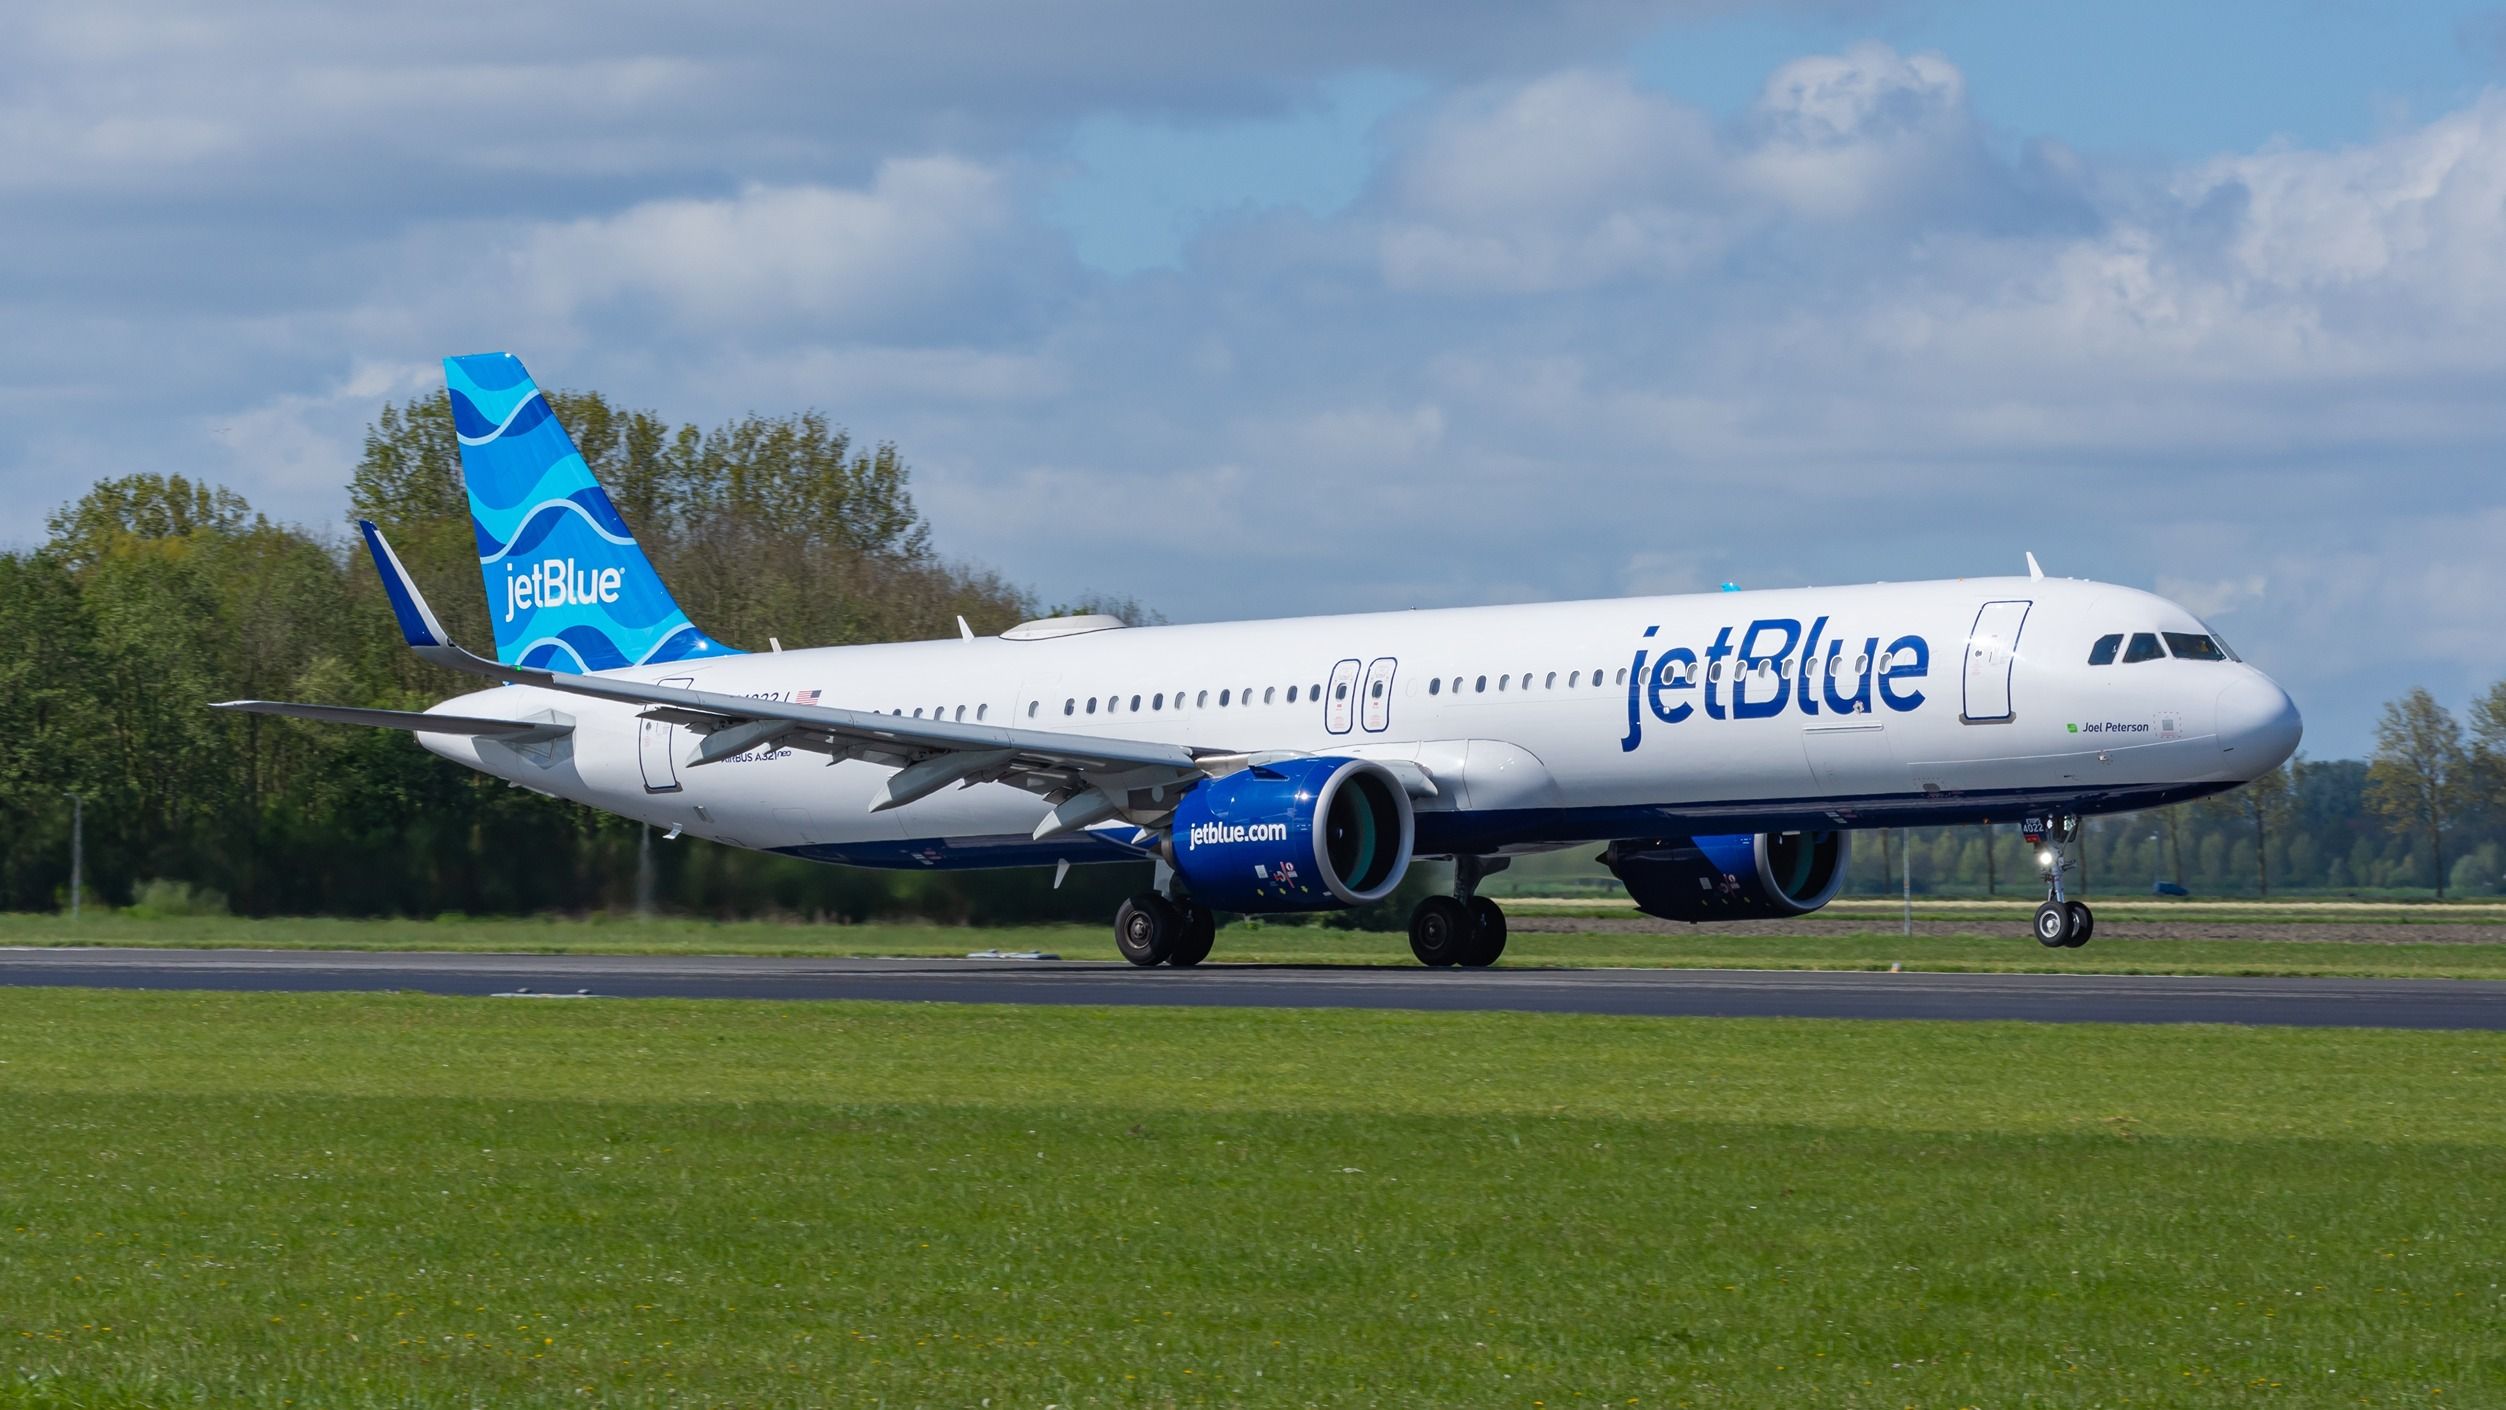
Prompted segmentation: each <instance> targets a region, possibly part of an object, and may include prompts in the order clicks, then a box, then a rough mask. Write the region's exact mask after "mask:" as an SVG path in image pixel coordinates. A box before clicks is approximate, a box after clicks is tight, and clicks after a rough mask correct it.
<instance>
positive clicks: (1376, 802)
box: [220, 353, 2300, 966]
mask: <svg viewBox="0 0 2506 1410" xmlns="http://www.w3.org/2000/svg"><path fill="white" fill-rule="evenodd" d="M444 375H445V383H446V391H447V392H448V394H449V396H450V398H451V402H452V412H453V424H454V427H455V429H456V431H457V432H458V434H459V437H460V442H461V465H462V473H463V476H464V478H465V480H466V482H467V485H468V489H469V495H470V515H471V527H472V528H473V529H474V530H475V531H476V535H477V540H478V553H479V567H480V571H481V572H482V574H484V576H485V579H486V586H487V596H488V602H489V604H490V607H491V609H492V611H491V617H492V618H493V621H494V624H495V626H494V630H495V638H496V656H495V659H494V660H488V659H485V658H483V657H480V656H476V655H473V654H472V653H470V652H469V651H467V650H464V649H463V648H462V647H460V646H457V645H455V644H454V643H453V642H452V640H451V639H450V638H449V637H448V636H447V635H446V634H445V631H444V628H443V626H442V625H441V623H440V622H439V621H438V620H437V618H436V616H435V614H434V612H433V611H432V610H430V609H429V608H428V606H427V603H426V599H425V598H424V597H423V596H422V595H421V594H420V592H419V590H418V585H417V584H416V582H414V581H413V580H412V579H411V578H410V575H409V573H408V572H407V570H406V569H405V568H403V567H402V565H401V563H400V561H399V559H398V558H396V557H395V556H394V555H393V553H392V550H391V546H390V545H389V544H388V543H386V542H385V541H384V538H383V535H382V534H381V533H379V532H378V531H377V530H376V529H375V527H374V526H373V525H372V524H366V525H364V526H363V531H364V535H365V541H366V544H367V547H368V548H369V550H370V551H371V553H372V556H373V559H374V563H375V566H376V569H377V570H378V571H379V572H380V573H381V574H382V578H383V586H384V589H385V591H386V594H387V595H388V597H389V598H390V601H391V605H392V609H393V612H394V614H395V615H396V616H397V618H398V621H399V626H400V630H401V633H402V635H403V637H404V638H405V639H406V640H407V642H408V644H409V645H410V646H411V647H412V648H414V649H415V650H416V651H417V653H418V654H419V655H420V656H421V657H423V658H424V659H426V660H428V661H431V662H433V663H435V664H437V665H440V666H444V667H447V668H449V669H452V670H455V671H461V672H465V673H468V674H471V675H476V676H482V677H485V678H487V679H489V680H492V681H495V682H498V685H497V686H496V687H495V688H491V689H486V690H481V691H478V692H475V693H473V694H469V695H464V696H461V697H459V698H457V699H453V700H447V701H445V702H443V703H442V704H440V705H437V706H435V707H434V708H433V709H430V710H427V711H424V712H407V711H392V710H367V709H359V708H354V707H348V706H336V705H308V704H294V703H289V702H280V701H262V700H237V701H229V702H226V703H225V704H224V705H223V706H221V707H220V708H223V709H234V710H249V711H256V712H260V713H264V714H275V715H289V716H294V717H297V718H301V719H314V720H328V721H335V722H340V723H347V724H358V725H369V726H381V727H385V728H392V729H403V730H408V731H410V732H412V733H413V734H415V735H416V737H417V739H418V740H419V742H420V743H422V744H423V745H425V747H426V748H428V749H429V750H432V751H433V752H435V753H437V754H441V755H443V756H444V757H445V758H448V759H452V760H455V761H457V762H459V763H461V764H464V765H467V766H468V767H470V768H474V769H478V770H480V771H482V772H484V773H489V774H493V775H495V776H496V777H499V778H503V779H507V780H510V781H512V782H514V783H516V784H519V785H521V786H523V787H525V788H529V789H533V790H535V791H537V792H540V793H545V794H548V795H549V796H551V797H556V798H564V799H567V800H569V801H572V802H577V803H583V804H588V805H590V806H592V807H596V808H605V809H607V810H609V811H610V812H613V813H619V814H622V815H624V816H626V817H630V818H635V819H637V820H639V821H642V822H646V823H650V824H652V825H654V826H658V827H663V828H667V829H668V830H669V835H670V836H673V837H676V836H679V835H680V834H682V833H692V834H694V835H696V836H699V837H706V838H711V839H713V840H714V841H717V842H721V843H724V844H727V845H730V846H735V847H749V848H756V849H760V850H765V851H774V852H782V853H785V854H787V855H790V856H795V857H805V858H808V859H810V860H812V861H822V862H838V863H843V864H846V865H851V866H870V867H906V868H939V867H1002V866H1024V865H1054V866H1057V867H1067V866H1069V865H1071V864H1073V863H1082V862H1105V861H1120V860H1126V859H1129V860H1135V861H1136V860H1144V859H1145V860H1148V861H1151V862H1153V863H1154V875H1155V878H1156V879H1155V883H1154V885H1153V889H1151V890H1148V891H1145V892H1142V893H1141V894H1139V895H1137V896H1134V897H1132V898H1131V899H1130V900H1128V901H1126V902H1125V903H1124V904H1123V905H1122V908H1121V910H1120V911H1119V913H1118V914H1117V915H1116V917H1115V921H1114V932H1115V939H1116V941H1117V942H1118V944H1119V945H1120V947H1121V950H1122V953H1123V955H1124V956H1125V957H1126V958H1128V959H1129V960H1131V962H1132V963H1134V964H1139V965H1156V964H1167V965H1175V966H1188V965H1194V964H1198V963H1200V962H1201V960H1203V959H1204V958H1206V957H1207V956H1208V954H1209V952H1210V948H1211V944H1212V941H1213V939H1214V936H1215V933H1216V915H1217V913H1219V912H1238V913H1251V914H1262V913H1270V912H1283V911H1310V910H1321V909H1330V908H1334V907H1344V906H1361V905H1365V904H1367V903H1369V902H1372V901H1376V900H1380V899H1381V898H1383V897H1385V896H1387V895H1389V894H1391V892H1392V891H1393V889H1394V888H1395V887H1397V886H1398V885H1399V884H1400V882H1401V879H1402V877H1403V875H1404V874H1405V873H1406V872H1407V870H1408V869H1409V868H1410V867H1411V866H1412V865H1414V864H1416V863H1417V862H1419V861H1420V860H1422V859H1425V858H1431V857H1436V858H1451V859H1452V861H1453V862H1454V887H1453V893H1452V894H1450V895H1436V896H1431V897H1429V898H1427V899H1426V900H1424V901H1422V902H1420V903H1419V905H1418V907H1417V909H1416V910H1415V912H1413V914H1412V916H1411V920H1410V946H1411V949H1412V950H1413V951H1414V952H1415V953H1416V954H1417V956H1418V958H1419V959H1420V960H1421V961H1423V962H1425V963H1427V964H1429V965H1439V966H1441V965H1452V964H1462V965H1486V964H1490V963H1492V962H1494V961H1495V960H1496V958H1497V957H1498V955H1499V954H1501V953H1502V952H1503V950H1504V948H1505V934H1506V926H1505V915H1504V912H1503V911H1502V910H1500V909H1499V908H1498V906H1497V905H1496V904H1495V903H1494V902H1492V901H1491V900H1489V899H1488V898H1487V897H1485V896H1482V895H1479V894H1478V887H1479V883H1480V882H1481V880H1482V879H1483V878H1485V877H1486V876H1488V875H1489V874H1490V873H1492V872H1495V871H1497V870H1499V869H1501V868H1503V867H1505V866H1506V865H1508V863H1509V862H1510V861H1511V860H1512V859H1513V858H1514V857H1516V856H1519V855H1523V854H1526V853H1534V852H1541V851H1547V850H1551V849H1555V848H1561V847H1570V846H1578V845H1592V844H1600V845H1601V847H1602V851H1601V853H1600V860H1601V861H1602V862H1603V863H1604V864H1605V865H1607V866H1608V867H1609V868H1610V870H1611V871H1612V872H1613V873H1614V874H1616V876H1617V877H1618V879H1619V881H1620V882H1621V883H1622V884H1624V885H1625V886H1626V888H1627V891H1628V895H1629V896H1630V897H1631V898H1632V899H1633V900H1634V901H1635V903H1636V905H1637V907H1638V908H1639V909H1641V910H1643V911H1645V912H1647V913H1648V914H1651V915H1656V916H1663V917H1668V918H1670V919H1673V920H1682V921H1690V922H1708V921H1724V920H1741V919H1751V918H1764V917H1781V916H1792V915H1800V914H1804V913H1806V912H1810V911H1814V910H1817V909H1818V908H1819V907H1820V906H1822V905H1825V904H1826V903H1827V902H1828V901H1829V900H1830V899H1831V898H1833V897H1834V896H1835V895H1836V892H1837V890H1838V888H1839V887H1840V886H1841V885H1842V884H1843V881H1844V875H1845V858H1846V851H1847V847H1848V844H1849V842H1850V839H1851V837H1852V835H1853V833H1854V832H1855V831H1857V830H1859V829H1863V828H1874V827H1898V826H1903V825H1906V824H1914V823H1960V824H2000V823H2017V824H2019V825H2020V827H2021V829H2022V831H2023V832H2024V833H2025V834H2026V835H2027V836H2028V838H2029V839H2030V841H2031V842H2034V843H2036V844H2037V845H2038V846H2040V847H2041V849H2042V850H2041V851H2040V852H2039V854H2038V860H2039V862H2040V863H2041V865H2042V870H2043V880H2044V887H2045V901H2044V904H2043V905H2042V906H2040V907H2039V908H2038V909H2037V911H2036V914H2035V935H2036V938H2037V939H2038V940H2039V941H2040V942H2042V943H2044V944H2045V945H2048V946H2076V945H2079V944H2082V943H2084V942H2085V941H2086V940H2087V939H2088V937H2089V935H2090V933H2091V931H2092V929H2093V928H2094V925H2095V918H2094V916H2093V915H2092V914H2091V912H2090V910H2089V908H2088V906H2087V905H2086V904H2085V903H2083V902H2081V901H2079V900H2076V899H2073V898H2072V897H2071V896H2070V895H2068V894H2067V887H2066V884H2065V876H2066V874H2067V872H2068V871H2069V870H2070V869H2071V866H2072V863H2071V861H2070V857H2069V852H2070V848H2071V844H2072V841H2073V839H2074V837H2075V836H2076V830H2077V827H2078V823H2079V819H2080V817H2082V816H2084V815H2088V814H2095V813H2109V812H2126V811H2131V810H2134V809H2140V808H2151V807H2157V806H2159V805H2162V804H2167V803H2178V802H2182V801H2184V800H2185V799H2188V798H2199V797H2201V796H2203V795H2205V794H2210V793H2216V792H2219V791H2221V790H2223V789H2228V788H2233V787H2235V786H2236V785H2238V784H2240V783H2244V782H2246V781H2249V780H2251V779H2254V778H2256V777H2258V776H2260V775H2262V774H2264V773H2266V772H2268V771H2270V770H2271V769H2273V768H2275V767H2277V766H2278V765H2279V764H2280V763H2281V762H2282V761H2283V760H2285V759H2287V758H2288V757H2289V755H2290V754H2291V753H2293V752H2295V750H2296V748H2297V743H2298V737H2299V732H2300V725H2299V721H2298V714H2297V709H2296V706H2295V705H2294V704H2292V703H2291V701H2290V700H2289V697H2288V695H2287V693H2286V692H2285V691H2283V690H2281V688H2280V687H2279V686H2278V685H2277V684H2275V683H2274V682H2273V681H2272V680H2271V678H2270V677H2268V676H2266V675H2264V674H2263V673H2262V672H2261V671H2259V670H2257V669H2255V668H2254V667H2253V666H2251V665H2248V664H2246V663H2245V662H2244V661H2243V659H2242V658H2240V657H2239V656H2238V655H2237V654H2236V653H2235V652H2234V651H2233V650H2231V649H2230V648H2229V647H2228V645H2227V643H2226V642H2224V641H2223V640H2221V639H2220V637H2219V635H2218V633H2216V632H2213V631H2211V630H2210V629H2209V628H2208V627H2206V626H2204V625H2203V624H2202V623H2201V622H2200V621H2199V620H2198V619H2197V618H2195V617H2194V615H2193V614H2192V613H2190V612H2187V611H2186V610H2184V609H2183V608H2182V607H2179V606H2177V605H2176V604H2174V603H2172V602H2169V601H2167V600H2165V599H2164V598H2160V597H2155V596H2152V595H2151V594H2149V593H2145V592H2140V591H2137V590H2134V589H2132V588H2126V587H2116V586H2112V585H2110V584H2105V583H2093V582H2083V581H2076V580H2061V579H2054V578H2048V577H2046V576H2044V574H2043V573H2042V572H2041V571H2040V570H2038V568H2037V565H2036V560H2035V558H2034V556H2033V555H2030V556H2029V558H2028V570H2029V571H2028V574H2027V576H2025V577H2015V576H2014V577H2007V578H1962V579H1957V580H1953V581H1942V582H1920V583H1878V584H1872V585H1868V586H1861V587H1833V588H1800V589H1791V590H1785V591H1771V592H1756V591H1752V592H1732V591H1725V592H1721V593H1714V594H1706V595H1698V596H1684V597H1638V598H1620V599H1612V600H1607V601H1594V602H1557V603H1546V604H1538V605H1530V606H1519V607H1474V608H1455V609H1445V610H1438V611H1413V612H1375V613H1363V614H1357V615H1351V616H1337V617H1301V618H1288V619H1281V620H1275V621H1264V622H1222V623H1213V624H1209V625H1203V626H1179V627H1132V626H1126V625H1125V624H1124V623H1123V622H1121V621H1120V620H1118V619H1116V618H1112V617H1105V616H1082V617H1055V618H1048V619H1045V620H1041V621H1034V622H1028V623H1025V624H1023V625H1021V626H1018V627H1014V628H1012V629H1010V630H1009V631H1006V632H1003V633H1001V634H1000V635H999V636H997V637H989V638H984V637H977V636H975V635H974V633H973V632H972V631H970V630H967V629H966V627H965V624H964V622H963V621H962V620H961V621H960V623H959V629H960V633H961V635H960V636H959V637H955V638H950V639H947V640H942V641H922V642H899V643H894V644H890V645H878V646H841V647H819V648H814V649H810V650H796V651H773V652H766V653H749V652H743V651H740V650H737V649H734V648H732V647H729V646H726V645H724V644H723V643H721V642H719V641H716V640H715V639H713V638H712V637H710V636H708V635H706V634H705V632H704V631H703V629H701V628H700V627H698V626H697V625H696V624H695V623H693V622H691V621H689V620H688V617H687V614H686V613H685V612H682V611H681V610H680V609H679V606H678V604H677V603H676V602H675V601H674V600H672V598H671V596H670V590H669V589H668V588H667V587H665V586H664V585H663V584H662V581H661V579H660V577H659V575H658V574H656V573H655V572H654V571H653V566H652V564H651V563H650V562H649V561H647V560H646V558H645V556H644V553H643V551H642V550H641V549H640V548H638V547H637V545H636V541H635V536H634V535H633V534H632V533H631V532H629V530H628V527H627V525H626V524H625V522H624V521H622V520H621V519H620V518H619V515H618V511H617V509H616V507H615V506H614V505H612V504H611V502H610V500H609V497H608V495H607V494H606V493H604V492H603V491H602V489H601V487H600V485H599V484H598V483H597V482H596V481H595V480H594V479H593V477H592V474H591V472H590V470H589V468H588V467H587V466H586V465H585V464H584V461H583V458H582V456H581V455H580V454H578V453H577V452H576V451H575V448H574V444H573V442H572V440H571V439H570V438H569V437H568V436H567V434H566V431H565V429H564V427H562V426H561V425H559V424H558V422H557V419H556V417H555V415H554V414H553V413H552V412H551V411H550V409H549V406H548V402H547V401H546V399H544V398H543V397H542V396H541V395H540V392H539V389H538V387H536V386H535V385H533V383H532V381H531V378H530V375H529V374H528V373H526V372H525V371H524V370H523V367H522V364H521V363H520V362H519V361H517V360H516V359H514V358H513V357H512V356H511V355H509V354H505V353H486V354H480V355H477V356H471V357H456V358H450V359H447V360H446V361H445V363H444ZM1058 876H1059V873H1058V872H1057V877H1056V879H1057V880H1058Z"/></svg>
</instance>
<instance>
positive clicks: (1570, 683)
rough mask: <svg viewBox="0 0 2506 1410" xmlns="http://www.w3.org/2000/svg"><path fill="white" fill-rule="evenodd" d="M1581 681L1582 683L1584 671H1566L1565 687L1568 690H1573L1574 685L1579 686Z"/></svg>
mask: <svg viewBox="0 0 2506 1410" xmlns="http://www.w3.org/2000/svg"><path fill="white" fill-rule="evenodd" d="M1583 683H1584V673H1583V672H1581V671H1569V672H1567V673H1566V688H1567V689H1568V690H1573V689H1574V688H1575V687H1577V686H1579V685H1582V684H1583Z"/></svg>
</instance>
